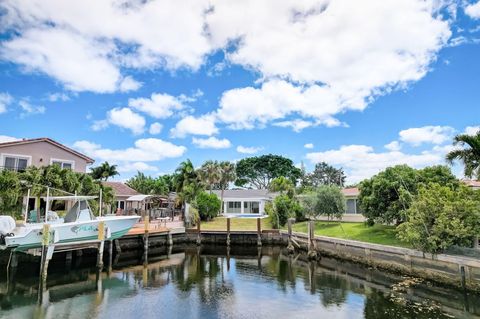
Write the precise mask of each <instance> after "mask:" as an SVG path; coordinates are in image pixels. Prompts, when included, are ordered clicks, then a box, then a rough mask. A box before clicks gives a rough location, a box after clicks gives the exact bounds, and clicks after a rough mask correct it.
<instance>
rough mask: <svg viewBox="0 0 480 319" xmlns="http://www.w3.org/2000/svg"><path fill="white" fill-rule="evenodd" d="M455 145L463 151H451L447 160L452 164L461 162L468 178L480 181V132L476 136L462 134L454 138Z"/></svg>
mask: <svg viewBox="0 0 480 319" xmlns="http://www.w3.org/2000/svg"><path fill="white" fill-rule="evenodd" d="M453 145H455V146H460V147H461V149H454V150H452V151H450V152H449V153H448V154H447V156H446V159H447V161H448V162H449V163H450V164H452V163H453V162H454V161H456V160H459V161H461V162H462V163H463V165H464V174H465V176H466V177H468V178H476V179H477V180H480V130H479V131H478V132H477V133H476V134H475V135H468V134H460V135H457V136H455V137H454V138H453Z"/></svg>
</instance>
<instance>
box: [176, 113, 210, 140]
mask: <svg viewBox="0 0 480 319" xmlns="http://www.w3.org/2000/svg"><path fill="white" fill-rule="evenodd" d="M216 133H218V128H217V127H216V125H215V116H213V115H212V114H206V115H203V116H200V117H194V116H192V115H188V116H186V117H184V118H183V119H181V120H180V121H178V122H177V124H176V125H175V127H174V128H172V129H171V130H170V135H171V136H172V137H179V138H183V137H185V136H187V135H189V134H191V135H206V136H211V135H214V134H216Z"/></svg>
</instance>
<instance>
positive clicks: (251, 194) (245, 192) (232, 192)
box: [213, 189, 277, 198]
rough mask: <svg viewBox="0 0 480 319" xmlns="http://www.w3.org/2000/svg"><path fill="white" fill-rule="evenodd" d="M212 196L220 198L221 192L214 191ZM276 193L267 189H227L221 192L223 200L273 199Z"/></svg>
mask: <svg viewBox="0 0 480 319" xmlns="http://www.w3.org/2000/svg"><path fill="white" fill-rule="evenodd" d="M213 193H214V194H216V195H217V196H218V197H220V196H221V191H219V190H214V191H213ZM276 195H277V193H272V192H270V191H268V189H227V190H225V191H224V192H223V197H224V198H274V197H275V196H276Z"/></svg>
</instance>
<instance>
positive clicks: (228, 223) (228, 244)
mask: <svg viewBox="0 0 480 319" xmlns="http://www.w3.org/2000/svg"><path fill="white" fill-rule="evenodd" d="M227 246H230V217H227Z"/></svg>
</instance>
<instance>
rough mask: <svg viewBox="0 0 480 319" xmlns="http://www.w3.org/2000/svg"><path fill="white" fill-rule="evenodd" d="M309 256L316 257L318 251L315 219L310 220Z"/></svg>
mask: <svg viewBox="0 0 480 319" xmlns="http://www.w3.org/2000/svg"><path fill="white" fill-rule="evenodd" d="M308 258H310V259H316V258H317V251H316V249H315V221H314V220H310V221H309V222H308Z"/></svg>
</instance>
